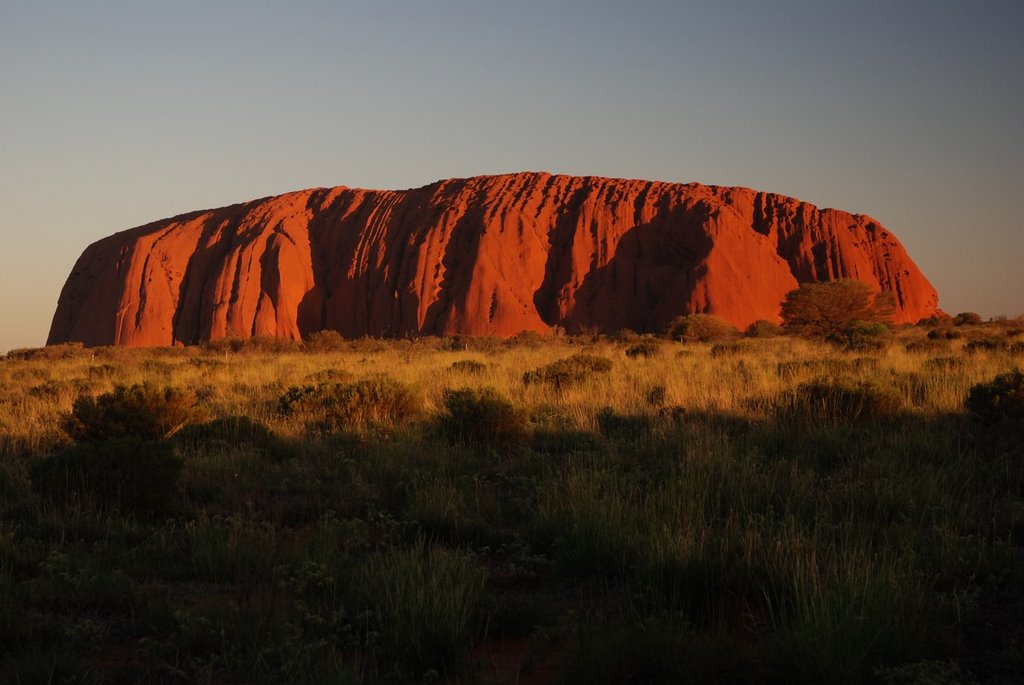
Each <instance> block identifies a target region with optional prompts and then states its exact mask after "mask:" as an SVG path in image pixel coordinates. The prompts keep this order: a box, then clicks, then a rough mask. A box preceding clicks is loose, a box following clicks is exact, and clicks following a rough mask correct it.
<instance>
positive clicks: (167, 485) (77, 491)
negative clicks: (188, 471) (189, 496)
mask: <svg viewBox="0 0 1024 685" xmlns="http://www.w3.org/2000/svg"><path fill="white" fill-rule="evenodd" d="M181 469H182V462H181V460H180V459H178V458H177V457H176V456H175V455H174V451H173V449H172V448H171V446H170V445H169V444H168V443H165V442H154V441H145V440H139V439H137V438H124V439H119V440H107V441H104V442H88V443H82V444H79V445H74V446H72V447H69V448H68V449H66V450H64V451H62V452H59V453H57V454H55V455H53V456H50V457H47V458H45V459H42V460H41V461H39V462H36V464H34V465H33V466H32V468H31V469H30V471H29V477H30V478H31V480H32V488H33V490H35V491H36V492H37V493H38V494H39V495H40V496H42V497H44V498H45V499H48V500H50V501H53V502H57V503H62V504H65V505H67V504H72V503H74V502H79V501H88V502H91V503H92V504H94V505H95V506H98V507H100V508H104V509H106V508H113V509H118V510H122V511H126V512H133V513H138V514H150V513H161V512H165V511H167V509H168V508H169V505H170V502H171V499H172V497H173V495H174V492H175V488H176V484H177V481H178V476H179V475H180V474H181Z"/></svg>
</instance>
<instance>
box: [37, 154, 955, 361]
mask: <svg viewBox="0 0 1024 685" xmlns="http://www.w3.org/2000/svg"><path fill="white" fill-rule="evenodd" d="M157 233H159V237H158V238H157V237H156V234H157ZM840 277H849V278H856V279H859V280H862V281H864V282H866V283H868V284H869V285H870V286H871V287H872V288H873V289H876V290H887V291H891V292H893V293H894V295H895V299H896V319H897V321H899V322H916V321H917V320H919V319H920V318H923V317H926V316H930V315H932V314H934V313H935V311H936V309H937V305H938V298H937V295H936V293H935V289H934V288H933V287H932V286H931V284H930V283H929V282H928V280H927V279H926V278H925V277H924V276H923V275H922V274H921V272H920V271H919V270H918V268H917V266H916V265H915V264H914V262H913V261H912V260H911V259H910V257H909V256H908V255H907V254H906V251H905V250H904V249H903V247H902V246H901V245H900V244H899V242H898V241H897V240H896V238H895V237H894V236H893V235H892V234H891V232H890V231H888V229H886V228H884V227H882V226H880V225H879V224H878V222H877V221H875V220H873V219H871V218H870V217H867V216H864V215H859V214H848V213H846V212H841V211H838V210H832V209H824V210H819V209H818V208H817V207H814V206H813V205H809V204H807V203H804V202H800V201H799V200H795V199H793V198H787V197H784V196H780V195H775V194H771V193H759V192H756V191H752V190H748V189H745V188H729V187H719V186H702V185H699V184H685V185H683V184H673V183H663V182H651V181H636V180H622V179H609V178H600V177H572V176H558V175H551V174H546V173H521V174H508V175H502V176H481V177H474V178H465V179H450V180H446V181H440V182H437V183H434V184H431V185H428V186H424V187H423V188H418V189H412V190H404V191H382V190H360V189H353V188H346V187H338V188H329V189H313V190H307V191H299V192H295V193H287V194H285V195H281V196H277V197H270V198H264V199H261V200H255V201H252V202H248V203H245V204H237V205H232V206H229V207H225V208H223V209H215V210H209V211H206V212H198V213H193V214H189V215H182V216H179V217H175V218H174V219H169V220H166V221H161V222H155V223H152V224H148V225H146V226H143V227H140V228H137V229H132V230H129V231H125V232H122V233H119V234H116V235H114V236H111V237H110V238H107V239H104V240H101V241H99V242H98V243H96V244H94V245H92V246H90V247H89V248H88V249H86V251H85V252H84V253H83V255H82V257H81V258H80V259H79V260H78V262H77V263H76V265H75V268H74V270H73V271H72V273H71V275H70V276H69V278H68V280H67V283H66V284H65V286H64V289H63V290H62V292H61V297H60V300H59V302H58V306H57V311H56V312H55V314H54V318H53V325H52V327H51V334H50V339H49V341H48V342H49V343H51V344H55V343H61V342H67V341H81V342H84V343H85V344H87V345H102V344H117V345H129V346H149V345H166V344H172V343H178V344H182V343H183V344H192V343H197V342H202V341H204V340H208V339H211V338H218V337H223V336H225V335H249V334H262V335H277V336H283V337H286V338H298V337H301V336H303V335H306V334H309V333H311V332H314V331H317V330H322V329H332V330H336V331H338V332H340V333H341V334H342V335H345V336H347V337H359V336H363V335H377V336H406V335H417V334H436V335H454V334H471V335H485V334H494V335H502V336H507V335H513V334H515V333H518V332H519V331H521V330H533V331H537V332H542V333H543V332H547V331H549V330H550V329H551V327H553V326H561V327H565V328H569V329H591V330H609V331H610V330H615V329H618V328H623V327H628V328H634V329H637V330H656V329H657V328H659V327H660V326H661V325H662V324H663V323H664V322H665V321H666V320H668V319H670V318H672V317H673V316H675V315H679V314H685V313H689V312H708V313H714V314H717V315H718V316H720V317H722V318H724V319H726V320H727V321H729V322H730V323H733V324H734V325H736V326H739V327H741V328H742V327H745V326H746V325H748V324H749V323H751V322H752V321H754V320H757V319H773V318H777V316H778V307H779V303H780V302H781V300H782V297H783V296H784V294H785V292H787V291H788V290H791V289H793V288H795V287H796V286H797V285H799V284H800V283H803V282H814V281H821V280H829V279H833V278H840Z"/></svg>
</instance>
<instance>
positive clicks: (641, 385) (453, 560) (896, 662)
mask: <svg viewBox="0 0 1024 685" xmlns="http://www.w3.org/2000/svg"><path fill="white" fill-rule="evenodd" d="M683 323H686V322H683ZM964 323H965V324H966V325H962V326H958V327H955V328H953V327H952V326H951V325H950V324H948V322H937V323H936V324H935V325H934V326H933V327H932V328H931V329H930V328H928V327H917V328H907V329H903V330H901V331H899V332H898V333H897V334H895V335H893V334H886V333H885V331H884V330H881V331H878V330H875V329H872V330H870V331H868V332H867V333H866V334H865V335H867V336H868V337H866V338H865V337H863V336H862V337H860V338H858V337H854V336H851V337H848V339H847V340H845V341H841V343H842V346H840V343H839V342H837V343H824V342H820V343H817V342H810V341H806V340H800V339H795V338H788V337H781V336H779V331H778V330H777V327H775V328H772V326H773V325H772V324H768V323H767V322H762V324H763V325H761V326H760V327H759V328H758V330H757V331H756V332H754V333H753V335H752V337H747V338H740V337H737V334H736V333H735V332H734V331H724V332H721V331H720V332H719V333H721V336H719V335H718V334H716V336H715V339H714V340H710V341H708V342H679V341H672V340H662V339H655V338H650V337H639V336H634V335H629V334H624V335H621V336H616V337H613V338H603V337H602V338H589V337H588V338H584V337H578V338H558V339H552V340H542V339H538V338H536V337H533V336H520V337H518V338H516V339H513V340H511V341H497V340H492V339H421V340H416V341H392V342H382V341H376V340H362V341H352V342H345V341H341V340H338V339H337V338H336V336H331V335H330V334H320V335H318V336H317V337H316V338H315V339H314V340H313V341H312V344H310V345H308V346H307V347H305V348H303V347H301V346H298V345H294V344H289V343H284V342H278V341H259V340H257V341H254V342H249V343H244V342H241V341H221V342H219V343H216V344H211V345H207V346H205V347H201V348H189V349H164V350H150V351H138V350H134V351H133V350H123V349H108V348H104V349H93V350H82V349H80V348H75V347H72V346H63V347H54V348H46V349H42V350H23V351H16V352H13V353H11V354H9V355H8V356H7V357H6V358H3V359H2V360H0V682H12V683H37V682H54V683H57V682H85V683H92V682H104V683H134V682H153V683H347V682H352V683H357V682H408V681H426V682H431V681H438V680H440V681H450V682H456V681H457V682H463V683H517V682H518V683H526V682H538V683H543V682H551V683H602V682H603V683H622V682H700V683H703V682H750V683H793V682H797V683H801V682H802V683H820V682H879V683H915V682H929V683H957V682H959V683H972V682H1006V683H1010V682H1021V680H1022V679H1024V645H1022V644H1021V640H1022V639H1024V566H1022V561H1024V556H1022V552H1024V547H1022V543H1024V450H1022V444H1024V442H1022V438H1024V411H1022V409H1021V407H1022V406H1024V389H1022V384H1024V377H1022V376H1021V375H1020V374H1019V373H1016V374H1015V373H1014V372H1015V371H1017V370H1019V369H1020V368H1021V367H1022V366H1024V351H1022V345H1021V341H1022V340H1024V331H1022V330H1020V328H1021V327H1020V326H1018V327H1017V328H1014V327H1013V324H1014V323H1015V322H1007V323H1004V324H1002V325H995V324H988V325H977V324H976V322H964ZM691 328H692V326H691ZM686 330H690V328H687V329H686ZM702 330H703V329H702ZM722 336H724V337H726V338H728V339H719V338H721V337H722ZM677 337H682V338H686V336H685V335H683V334H679V336H677ZM865 340H867V341H868V342H865Z"/></svg>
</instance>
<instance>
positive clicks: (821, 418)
mask: <svg viewBox="0 0 1024 685" xmlns="http://www.w3.org/2000/svg"><path fill="white" fill-rule="evenodd" d="M902 408H903V400H902V398H901V397H900V395H899V393H897V392H896V391H895V390H894V389H893V388H890V387H885V386H883V385H881V384H879V383H877V382H874V381H863V380H852V379H847V378H819V379H815V380H812V381H809V382H807V383H802V384H801V385H799V386H798V387H797V389H796V392H795V393H794V394H793V396H792V398H791V399H790V401H789V402H788V403H785V404H784V405H783V410H784V415H788V416H789V417H790V418H794V419H801V418H802V419H806V420H809V421H812V422H814V423H831V422H839V423H843V422H849V423H864V422H871V421H878V420H883V419H890V418H893V417H894V416H895V415H896V414H898V413H899V411H900V410H901V409H902Z"/></svg>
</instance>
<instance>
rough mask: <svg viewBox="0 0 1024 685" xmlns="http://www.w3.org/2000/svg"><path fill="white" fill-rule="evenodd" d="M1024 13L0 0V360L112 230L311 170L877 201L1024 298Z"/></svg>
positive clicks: (350, 181)
mask: <svg viewBox="0 0 1024 685" xmlns="http://www.w3.org/2000/svg"><path fill="white" fill-rule="evenodd" d="M1022 36H1024V2H978V1H963V2H943V1H941V0H928V1H923V2H909V1H907V2H901V1H899V0H888V1H885V2H856V3H849V2H834V3H827V2H822V1H820V0H819V1H816V2H781V1H779V2H704V3H688V2H681V1H679V2H644V1H638V0H634V1H632V2H619V3H608V2H596V1H594V2H555V1H553V0H549V1H547V2H533V1H523V0H517V2H483V1H476V2H470V1H468V0H467V1H465V2H438V1H435V2H384V1H378V2H358V3H343V2H306V3H299V2H288V3H285V2H258V1H249V2H211V1H209V0H208V1H206V2H185V1H177V2H137V1H136V2H103V1H94V2H65V3H58V2H43V1H40V0H35V1H32V2H12V1H10V0H0V98H2V99H0V207H2V211H0V238H2V243H0V245H2V246H0V351H3V350H6V349H8V348H10V347H21V346H35V345H41V344H42V343H43V342H44V341H45V338H46V333H47V331H48V328H49V323H50V318H51V316H52V314H53V310H54V307H55V305H56V301H57V296H58V294H59V292H60V288H61V286H62V285H63V283H64V279H65V277H66V276H67V274H68V272H69V271H70V270H71V267H72V265H73V264H74V261H75V259H76V258H77V257H78V255H79V254H80V253H81V251H82V250H83V249H84V248H85V246H86V245H87V244H89V243H91V242H93V241H95V240H97V239H99V238H102V237H103V236H105V235H108V234H110V233H113V232H115V231H119V230H122V229H125V228H129V227H132V226H136V225H139V224H143V223H146V222H149V221H152V220H155V219H159V218H164V217H167V216H171V215H174V214H177V213H181V212H185V211H188V210H192V209H200V208H207V207H216V206H222V205H226V204H231V203H234V202H238V201H242V200H247V199H252V198H255V197H260V196H265V195H272V194H278V193H282V192H285V191H288V190H294V189H298V188H305V187H311V186H330V185H341V184H344V185H350V186H362V187H377V188H408V187H415V186H420V185H423V184H426V183H429V182H431V181H434V180H436V179H439V178H445V177H450V176H470V175H475V174H483V173H496V172H509V171H522V170H545V171H551V172H560V173H569V174H594V175H603V176H618V177H629V178H646V179H660V180H669V181H681V182H686V181H699V182H702V183H718V184H726V185H744V186H750V187H754V188H758V189H761V190H769V191H774V192H780V193H785V194H789V195H793V196H795V197H798V198H800V199H803V200H807V201H808V202H813V203H815V204H817V205H819V206H823V207H826V206H827V207H837V208H840V209H844V210H848V211H852V212H860V213H864V214H870V215H872V216H874V217H875V218H877V219H878V220H880V221H881V222H882V223H883V224H885V225H886V226H888V227H889V228H891V229H892V230H893V231H894V232H895V234H896V235H897V236H898V237H899V238H900V239H901V240H902V241H903V243H904V244H905V245H906V247H907V249H908V251H909V252H910V254H911V256H912V257H913V258H914V259H915V260H916V261H917V263H918V265H919V266H920V267H921V268H922V270H923V271H924V273H925V275H926V276H928V277H929V278H930V279H931V280H932V282H933V283H934V284H935V286H936V287H937V288H938V290H939V297H940V305H941V306H942V307H943V308H944V309H946V310H947V311H950V312H958V311H963V310H974V311H978V312H981V313H982V314H984V315H986V316H990V315H995V314H1008V315H1011V316H1013V315H1018V314H1022V313H1024V267H1021V266H1020V265H1021V264H1024V221H1022V219H1021V211H1020V210H1019V208H1018V205H1019V202H1020V196H1021V195H1022V194H1024V132H1022V128H1021V122H1022V121H1024V40H1022V38H1021V37H1022Z"/></svg>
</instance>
